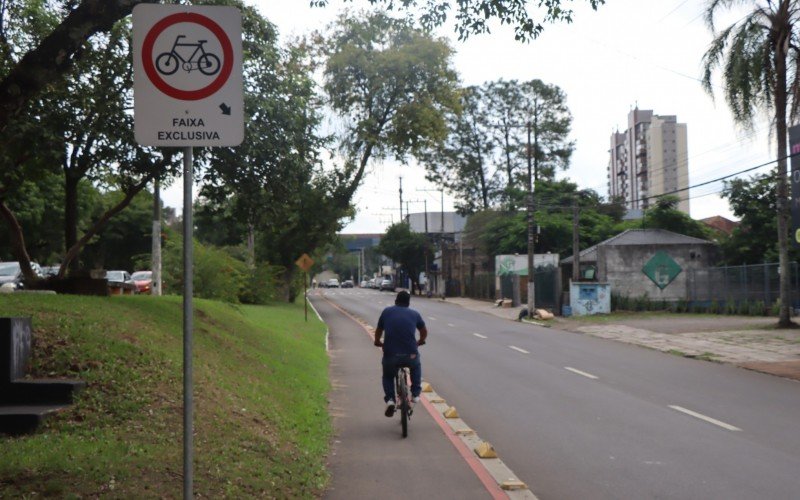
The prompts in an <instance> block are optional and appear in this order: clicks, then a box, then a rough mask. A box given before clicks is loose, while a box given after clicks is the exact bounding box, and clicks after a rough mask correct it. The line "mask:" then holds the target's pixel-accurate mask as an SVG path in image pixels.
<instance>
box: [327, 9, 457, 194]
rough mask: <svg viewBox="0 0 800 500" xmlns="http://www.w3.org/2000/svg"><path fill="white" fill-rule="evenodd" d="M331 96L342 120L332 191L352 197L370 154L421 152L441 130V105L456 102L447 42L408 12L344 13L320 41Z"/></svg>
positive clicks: (443, 110) (444, 107)
mask: <svg viewBox="0 0 800 500" xmlns="http://www.w3.org/2000/svg"><path fill="white" fill-rule="evenodd" d="M324 48H325V51H326V54H327V56H328V59H327V62H326V64H325V68H324V73H323V74H324V78H325V85H324V89H325V92H326V93H327V96H328V99H329V103H330V105H331V106H332V107H333V109H334V110H335V111H338V112H339V113H341V114H342V116H343V117H344V118H345V120H346V121H347V124H346V131H345V132H344V136H343V137H342V142H341V146H342V151H343V154H344V157H345V164H344V168H343V169H342V175H343V176H344V177H345V178H346V179H348V183H347V184H345V185H343V186H342V188H341V189H339V190H338V191H337V192H336V193H335V195H334V197H335V199H336V200H337V202H338V205H339V206H340V207H345V206H348V205H349V204H350V200H351V199H352V197H353V194H354V193H355V191H356V189H357V188H358V186H359V184H360V183H361V180H362V178H363V176H364V172H365V169H366V166H367V163H368V161H369V160H370V158H372V157H378V158H383V157H387V156H392V157H395V158H398V159H401V160H402V159H403V158H405V156H406V155H407V154H409V153H411V154H415V155H420V154H421V153H422V152H423V151H424V150H425V149H426V148H429V147H431V146H432V145H433V144H435V143H437V142H441V141H442V140H443V139H444V138H445V134H446V126H445V121H444V116H445V113H447V112H448V111H452V110H454V109H456V107H457V106H458V93H457V91H456V80H457V78H456V73H455V71H454V70H453V69H452V67H451V62H450V58H451V55H452V49H451V48H450V47H449V46H448V44H447V43H446V42H445V41H444V40H442V39H435V38H433V37H432V36H430V35H429V34H427V33H426V32H424V31H422V30H419V29H416V28H414V27H413V26H412V25H411V23H410V22H409V21H407V20H399V19H392V18H390V17H388V16H386V15H384V14H381V13H370V14H365V15H362V16H358V17H357V18H356V17H347V16H341V17H340V18H339V19H338V21H337V23H336V24H335V25H333V26H332V27H331V34H330V35H329V38H328V40H327V43H326V44H325V47H324Z"/></svg>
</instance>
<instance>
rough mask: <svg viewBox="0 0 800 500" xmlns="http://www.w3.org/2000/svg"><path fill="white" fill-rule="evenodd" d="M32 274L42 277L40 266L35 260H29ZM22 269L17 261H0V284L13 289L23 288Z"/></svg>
mask: <svg viewBox="0 0 800 500" xmlns="http://www.w3.org/2000/svg"><path fill="white" fill-rule="evenodd" d="M31 267H32V268H33V272H34V274H36V276H38V277H40V278H43V277H44V276H43V274H42V268H41V267H39V264H37V263H36V262H31ZM23 279H24V276H23V275H22V269H21V268H20V265H19V262H13V261H12V262H0V286H2V287H6V288H8V287H11V288H14V289H20V288H23V286H24V285H23Z"/></svg>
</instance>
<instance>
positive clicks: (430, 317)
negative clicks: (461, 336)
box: [428, 316, 436, 321]
mask: <svg viewBox="0 0 800 500" xmlns="http://www.w3.org/2000/svg"><path fill="white" fill-rule="evenodd" d="M428 319H429V320H431V321H436V318H434V317H433V316H428Z"/></svg>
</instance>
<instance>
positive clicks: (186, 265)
mask: <svg viewBox="0 0 800 500" xmlns="http://www.w3.org/2000/svg"><path fill="white" fill-rule="evenodd" d="M193 181H194V176H193V175H192V148H191V147H187V148H184V149H183V498H184V499H186V500H189V499H191V498H192V496H193V495H192V465H193V463H194V457H193V450H192V430H193V422H194V419H193V415H192V413H193V408H192V293H193V290H192V239H193V238H192V233H193V222H192V184H193Z"/></svg>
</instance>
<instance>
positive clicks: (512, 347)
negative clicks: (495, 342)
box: [508, 345, 530, 354]
mask: <svg viewBox="0 0 800 500" xmlns="http://www.w3.org/2000/svg"><path fill="white" fill-rule="evenodd" d="M508 348H509V349H514V350H515V351H517V352H521V353H522V354H530V353H529V352H528V351H526V350H525V349H520V348H519V347H517V346H515V345H510V346H508Z"/></svg>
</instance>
